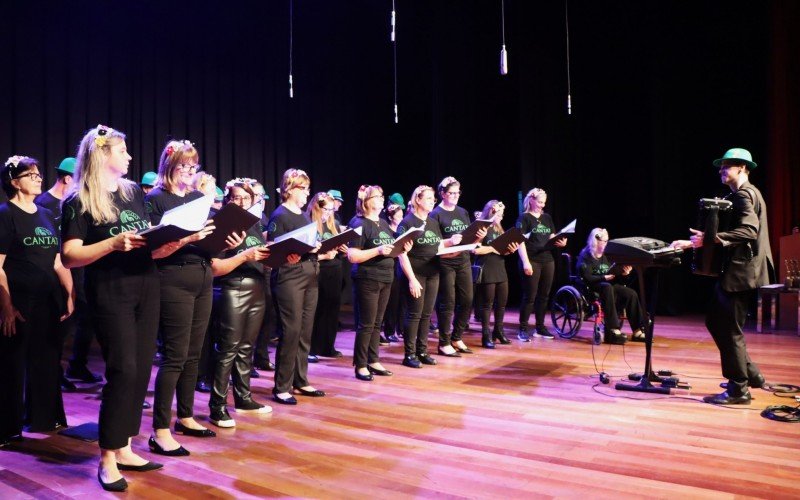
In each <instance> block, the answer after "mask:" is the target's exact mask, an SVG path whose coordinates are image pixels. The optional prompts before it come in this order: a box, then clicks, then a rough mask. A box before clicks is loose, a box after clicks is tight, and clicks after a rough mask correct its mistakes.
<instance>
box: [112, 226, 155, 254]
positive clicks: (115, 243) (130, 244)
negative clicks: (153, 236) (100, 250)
mask: <svg viewBox="0 0 800 500" xmlns="http://www.w3.org/2000/svg"><path fill="white" fill-rule="evenodd" d="M146 244H147V243H146V242H145V239H144V236H139V235H138V234H136V231H125V232H124V233H119V234H118V235H116V236H114V237H113V238H111V249H112V250H113V251H115V252H130V251H131V250H135V249H137V248H141V247H143V246H145V245H146Z"/></svg>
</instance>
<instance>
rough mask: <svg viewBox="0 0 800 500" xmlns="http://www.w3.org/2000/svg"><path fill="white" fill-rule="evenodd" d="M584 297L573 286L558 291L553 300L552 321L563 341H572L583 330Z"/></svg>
mask: <svg viewBox="0 0 800 500" xmlns="http://www.w3.org/2000/svg"><path fill="white" fill-rule="evenodd" d="M583 314H584V307H583V297H582V296H581V294H580V292H578V290H576V289H575V287H573V286H563V287H561V288H559V289H558V291H557V292H556V295H555V297H554V298H553V309H552V311H551V312H550V319H551V320H552V321H553V326H554V327H555V329H556V331H557V332H558V336H559V337H561V338H562V339H571V338H572V337H574V336H575V335H577V334H578V332H579V331H580V329H581V324H582V323H583Z"/></svg>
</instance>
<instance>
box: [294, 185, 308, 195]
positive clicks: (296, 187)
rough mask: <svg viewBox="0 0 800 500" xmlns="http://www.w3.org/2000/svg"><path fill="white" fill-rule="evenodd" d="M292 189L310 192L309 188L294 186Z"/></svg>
mask: <svg viewBox="0 0 800 500" xmlns="http://www.w3.org/2000/svg"><path fill="white" fill-rule="evenodd" d="M292 189H299V190H300V191H305V192H306V193H310V192H311V186H295V187H293V188H292Z"/></svg>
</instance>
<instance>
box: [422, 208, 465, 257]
mask: <svg viewBox="0 0 800 500" xmlns="http://www.w3.org/2000/svg"><path fill="white" fill-rule="evenodd" d="M430 218H431V219H433V220H435V221H436V222H437V223H438V224H439V229H440V230H441V232H442V238H444V239H447V238H449V237H451V236H453V235H454V234H459V233H461V232H462V231H463V230H465V229H466V228H468V227H469V224H470V222H471V221H470V218H469V212H467V211H466V210H465V209H463V208H461V207H455V208H453V210H445V209H444V208H442V206H441V205H437V206H436V208H434V209H433V210H432V211H431V214H430ZM470 243H472V242H471V241H464V242H462V243H461V244H464V245H467V244H470ZM468 262H469V253H467V252H459V254H458V256H456V257H449V258H445V257H442V260H441V263H442V265H448V266H455V267H458V266H461V265H464V264H466V263H468Z"/></svg>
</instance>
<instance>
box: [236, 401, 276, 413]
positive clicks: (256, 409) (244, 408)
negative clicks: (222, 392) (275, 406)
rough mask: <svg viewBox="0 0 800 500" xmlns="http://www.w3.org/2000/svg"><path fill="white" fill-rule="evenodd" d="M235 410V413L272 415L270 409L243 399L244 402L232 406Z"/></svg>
mask: <svg viewBox="0 0 800 500" xmlns="http://www.w3.org/2000/svg"><path fill="white" fill-rule="evenodd" d="M234 408H236V412H237V413H259V414H262V415H263V414H267V413H272V407H271V406H267V405H262V404H261V403H258V402H256V401H253V400H252V399H245V400H244V401H239V402H238V403H236V405H235V406H234Z"/></svg>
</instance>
